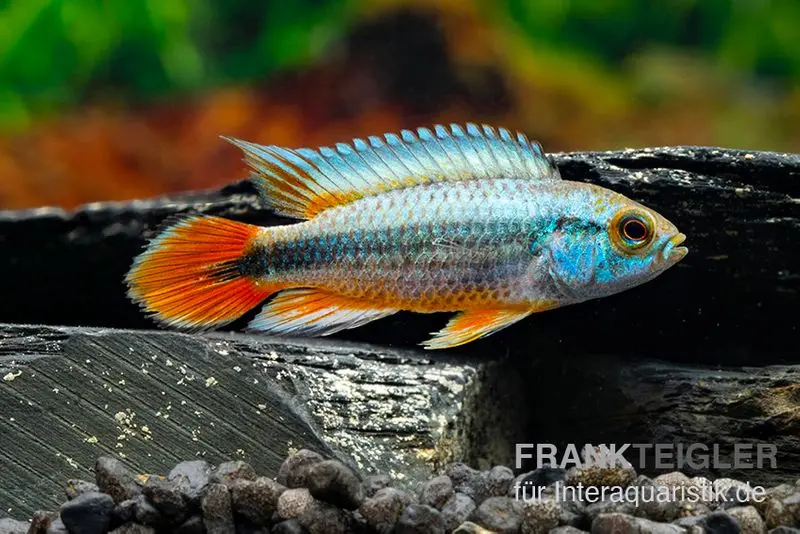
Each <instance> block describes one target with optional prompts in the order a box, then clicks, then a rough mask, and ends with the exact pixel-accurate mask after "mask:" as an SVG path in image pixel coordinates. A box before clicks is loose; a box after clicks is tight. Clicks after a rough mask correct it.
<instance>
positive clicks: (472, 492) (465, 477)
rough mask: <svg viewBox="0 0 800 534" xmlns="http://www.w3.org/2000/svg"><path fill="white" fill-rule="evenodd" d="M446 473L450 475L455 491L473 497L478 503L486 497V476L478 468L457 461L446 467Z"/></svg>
mask: <svg viewBox="0 0 800 534" xmlns="http://www.w3.org/2000/svg"><path fill="white" fill-rule="evenodd" d="M445 474H446V475H447V476H448V477H450V480H451V481H452V483H453V489H454V490H455V491H457V492H459V493H463V494H464V495H467V496H469V497H471V498H472V500H473V501H475V503H476V504H480V503H481V502H483V500H484V499H485V498H486V478H485V477H484V474H483V473H482V472H480V471H478V470H477V469H473V468H471V467H469V466H468V465H466V464H462V463H456V464H450V465H448V466H447V467H445Z"/></svg>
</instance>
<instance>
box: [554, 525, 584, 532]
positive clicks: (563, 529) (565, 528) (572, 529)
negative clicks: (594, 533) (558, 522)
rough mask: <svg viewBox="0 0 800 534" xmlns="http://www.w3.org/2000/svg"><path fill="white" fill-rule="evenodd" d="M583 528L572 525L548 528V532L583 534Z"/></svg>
mask: <svg viewBox="0 0 800 534" xmlns="http://www.w3.org/2000/svg"><path fill="white" fill-rule="evenodd" d="M585 533H586V531H585V530H581V529H579V528H575V527H573V526H569V525H567V526H563V527H556V528H554V529H551V530H550V534H585Z"/></svg>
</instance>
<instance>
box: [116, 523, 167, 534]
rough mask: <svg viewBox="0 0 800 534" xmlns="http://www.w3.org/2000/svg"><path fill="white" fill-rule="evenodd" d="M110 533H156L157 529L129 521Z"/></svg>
mask: <svg viewBox="0 0 800 534" xmlns="http://www.w3.org/2000/svg"><path fill="white" fill-rule="evenodd" d="M109 534H156V529H154V528H153V527H146V526H144V525H140V524H138V523H128V524H127V525H122V526H120V527H117V528H115V529H114V530H112V531H111V532H110V533H109Z"/></svg>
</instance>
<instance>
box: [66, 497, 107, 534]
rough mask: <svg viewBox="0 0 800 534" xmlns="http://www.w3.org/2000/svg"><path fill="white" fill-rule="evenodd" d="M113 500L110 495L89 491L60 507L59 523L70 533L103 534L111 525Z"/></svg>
mask: <svg viewBox="0 0 800 534" xmlns="http://www.w3.org/2000/svg"><path fill="white" fill-rule="evenodd" d="M113 510H114V499H112V498H111V496H110V495H107V494H105V493H100V492H97V491H90V492H87V493H84V494H82V495H79V496H77V497H75V498H74V499H72V500H71V501H67V502H65V503H64V504H62V505H61V512H60V516H61V521H62V522H63V523H64V526H65V527H67V530H69V531H70V532H82V533H85V534H95V533H96V534H105V533H106V532H108V526H109V525H110V524H111V512H112V511H113Z"/></svg>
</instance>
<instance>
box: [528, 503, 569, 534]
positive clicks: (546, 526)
mask: <svg viewBox="0 0 800 534" xmlns="http://www.w3.org/2000/svg"><path fill="white" fill-rule="evenodd" d="M561 513H562V508H561V507H560V506H559V504H558V503H557V502H556V501H555V500H554V499H552V498H550V499H541V500H532V501H527V502H523V503H522V522H521V524H520V527H521V531H522V533H523V534H540V533H544V532H549V531H550V530H551V529H553V528H555V527H556V526H558V522H559V519H560V517H561Z"/></svg>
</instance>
